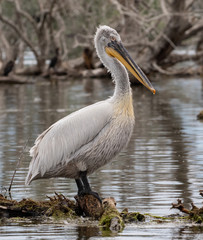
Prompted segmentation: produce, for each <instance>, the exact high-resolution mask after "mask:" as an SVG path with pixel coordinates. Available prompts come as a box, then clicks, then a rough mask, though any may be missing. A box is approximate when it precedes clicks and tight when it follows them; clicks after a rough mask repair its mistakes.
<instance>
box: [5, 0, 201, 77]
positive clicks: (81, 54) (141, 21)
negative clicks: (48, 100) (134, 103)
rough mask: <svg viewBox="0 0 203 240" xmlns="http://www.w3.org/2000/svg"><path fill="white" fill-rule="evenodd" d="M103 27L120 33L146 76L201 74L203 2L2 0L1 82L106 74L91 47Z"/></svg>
mask: <svg viewBox="0 0 203 240" xmlns="http://www.w3.org/2000/svg"><path fill="white" fill-rule="evenodd" d="M102 24H106V25H109V26H111V27H113V28H115V29H116V30H117V31H118V32H119V34H120V35H121V38H122V40H123V44H124V46H125V47H126V48H127V49H128V50H129V52H130V54H131V55H132V57H133V58H134V59H135V61H136V62H137V63H138V64H139V65H140V66H141V68H142V69H143V70H144V71H145V72H146V73H147V74H149V73H151V72H160V73H162V74H167V75H173V74H176V75H177V74H184V75H185V74H187V75H191V74H201V73H202V69H203V67H202V65H203V1H202V0H180V1H177V0H102V1H100V0H78V1H74V0H63V1H56V0H30V1H27V0H0V33H1V34H0V75H1V76H0V80H2V81H4V80H6V79H7V78H8V79H10V78H11V76H12V78H14V75H15V76H17V75H28V74H29V75H34V74H35V75H37V74H40V75H41V76H43V77H49V76H50V75H55V76H66V78H67V75H68V76H83V77H85V76H88V77H89V76H93V77H94V76H102V75H105V74H106V72H105V70H104V69H103V68H102V66H101V65H100V63H99V60H98V59H97V58H96V54H95V51H94V46H93V37H94V33H95V30H96V27H97V26H99V25H102ZM177 48H183V49H190V50H191V49H192V50H193V51H192V52H191V51H186V52H184V54H180V52H179V53H177V52H176V49H177ZM29 58H30V59H31V60H32V61H31V62H29V64H28V61H26V59H29ZM188 60H190V61H191V60H192V61H194V62H195V64H194V65H193V66H192V67H188V66H187V65H184V64H182V63H184V62H186V61H188ZM177 64H180V66H181V67H177ZM9 76H10V77H9ZM17 80H18V79H16V81H17ZM19 81H20V80H19Z"/></svg>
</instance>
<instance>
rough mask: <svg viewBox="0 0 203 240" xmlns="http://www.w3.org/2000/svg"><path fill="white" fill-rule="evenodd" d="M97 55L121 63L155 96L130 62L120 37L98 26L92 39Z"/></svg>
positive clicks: (113, 31)
mask: <svg viewBox="0 0 203 240" xmlns="http://www.w3.org/2000/svg"><path fill="white" fill-rule="evenodd" d="M94 42H95V47H96V50H97V54H98V55H99V56H100V57H101V58H102V59H105V58H106V57H107V56H108V57H109V58H114V59H117V60H118V61H119V62H120V63H122V64H123V65H124V66H125V67H126V68H127V69H128V70H129V71H130V72H131V73H132V74H133V75H134V76H135V77H136V79H137V80H138V81H140V82H141V83H142V84H143V85H144V86H145V87H146V88H148V89H149V90H150V91H151V92H152V93H154V94H155V89H154V88H153V86H152V84H151V83H150V81H149V80H148V78H147V77H146V76H145V74H144V73H143V71H142V70H141V69H140V68H139V66H138V65H137V64H136V63H135V62H134V61H133V60H132V58H131V57H130V55H129V54H128V52H127V50H126V49H125V48H124V47H123V45H122V42H121V38H120V35H119V34H118V33H117V31H116V30H114V29H113V28H110V27H108V26H100V27H99V28H98V29H97V31H96V34H95V38H94Z"/></svg>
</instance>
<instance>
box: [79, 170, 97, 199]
mask: <svg viewBox="0 0 203 240" xmlns="http://www.w3.org/2000/svg"><path fill="white" fill-rule="evenodd" d="M80 179H81V181H80V183H79V182H77V181H76V183H77V186H78V183H79V185H80V184H83V189H82V191H79V187H80V186H78V191H79V195H85V194H90V195H93V196H95V197H96V198H97V199H98V200H99V201H100V202H102V200H101V198H100V197H99V194H98V193H97V192H93V191H92V189H91V187H90V184H89V181H88V179H87V172H86V171H85V172H80Z"/></svg>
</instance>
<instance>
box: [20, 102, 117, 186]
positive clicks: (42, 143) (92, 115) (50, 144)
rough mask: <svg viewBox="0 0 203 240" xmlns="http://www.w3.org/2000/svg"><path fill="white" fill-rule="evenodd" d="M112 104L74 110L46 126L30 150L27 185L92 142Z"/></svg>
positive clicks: (103, 103)
mask: <svg viewBox="0 0 203 240" xmlns="http://www.w3.org/2000/svg"><path fill="white" fill-rule="evenodd" d="M112 111H113V109H112V105H111V103H110V102H109V101H102V102H98V103H96V104H93V105H90V106H88V107H85V108H83V109H81V110H79V111H76V112H74V113H72V114H70V115H68V116H66V117H64V118H62V119H61V120H59V121H58V122H56V123H54V124H53V125H52V126H50V127H49V128H48V129H47V130H46V131H44V132H43V133H42V134H41V135H40V136H39V137H38V138H37V139H36V141H35V145H34V146H33V147H32V148H31V150H30V155H31V156H32V160H31V163H30V166H29V172H28V175H27V178H26V182H25V183H26V184H29V183H30V182H31V181H32V180H33V179H34V178H35V177H36V176H37V175H40V176H43V175H44V174H45V173H46V171H49V169H53V168H54V166H56V165H58V164H59V163H60V162H61V161H67V162H68V161H69V159H70V158H71V155H72V154H74V152H76V151H78V150H79V149H80V148H81V147H82V146H84V145H85V144H87V143H89V142H90V141H92V140H93V139H94V138H95V137H96V136H97V135H98V133H99V132H100V131H101V130H102V129H103V128H104V127H105V126H106V125H107V124H108V122H109V121H110V120H111V117H112Z"/></svg>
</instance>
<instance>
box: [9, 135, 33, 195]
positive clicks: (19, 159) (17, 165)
mask: <svg viewBox="0 0 203 240" xmlns="http://www.w3.org/2000/svg"><path fill="white" fill-rule="evenodd" d="M28 141H29V139H27V141H26V143H25V145H24V147H23V149H22V152H21V153H20V156H19V158H18V162H17V164H16V168H15V171H14V173H13V176H12V178H11V183H10V186H9V189H8V192H9V195H10V196H11V187H12V185H13V180H14V177H15V174H16V171H17V169H18V167H19V165H20V163H21V160H22V156H23V153H24V151H25V148H26V147H27V144H28Z"/></svg>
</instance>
